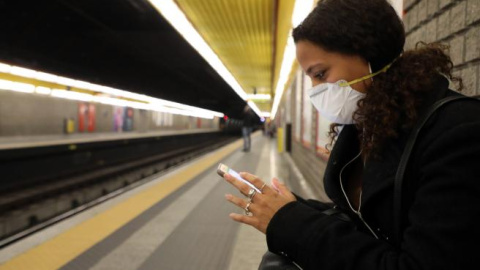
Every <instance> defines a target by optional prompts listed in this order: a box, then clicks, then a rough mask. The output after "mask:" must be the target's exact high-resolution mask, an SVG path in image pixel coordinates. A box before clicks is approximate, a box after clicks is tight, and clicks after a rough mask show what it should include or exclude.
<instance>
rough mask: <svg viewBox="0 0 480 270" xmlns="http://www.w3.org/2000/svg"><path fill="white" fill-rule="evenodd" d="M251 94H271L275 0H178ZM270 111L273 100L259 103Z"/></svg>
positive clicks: (198, 29) (246, 90) (262, 107)
mask: <svg viewBox="0 0 480 270" xmlns="http://www.w3.org/2000/svg"><path fill="white" fill-rule="evenodd" d="M176 2H177V4H178V6H179V7H180V8H181V9H182V10H183V12H184V13H185V15H186V16H187V17H188V18H189V20H190V21H191V23H192V24H193V25H194V26H195V27H196V28H197V31H198V32H199V33H200V35H202V36H203V38H204V39H205V41H206V42H207V43H208V44H209V45H210V47H211V48H212V49H213V51H214V52H215V53H216V54H217V55H218V57H219V58H220V59H221V60H222V62H223V63H224V64H225V66H226V67H227V68H228V69H229V70H230V72H231V73H232V74H233V76H234V77H235V78H236V79H237V81H238V82H239V84H240V85H241V86H242V88H243V89H244V91H245V92H246V93H247V94H253V92H254V89H256V90H257V91H256V92H257V93H258V94H270V93H271V89H272V70H273V68H272V66H273V48H274V38H273V36H274V18H275V16H274V13H275V1H274V0H201V1H199V0H176ZM257 104H258V105H259V107H261V110H262V111H270V102H268V103H267V104H265V103H257Z"/></svg>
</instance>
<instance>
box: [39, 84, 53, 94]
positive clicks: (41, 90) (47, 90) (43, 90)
mask: <svg viewBox="0 0 480 270" xmlns="http://www.w3.org/2000/svg"><path fill="white" fill-rule="evenodd" d="M51 92H52V89H50V88H48V87H43V86H37V87H35V93H38V94H42V95H50V93H51Z"/></svg>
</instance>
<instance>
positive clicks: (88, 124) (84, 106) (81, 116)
mask: <svg viewBox="0 0 480 270" xmlns="http://www.w3.org/2000/svg"><path fill="white" fill-rule="evenodd" d="M78 131H79V132H84V131H88V132H93V131H95V105H93V104H88V103H83V102H81V103H78Z"/></svg>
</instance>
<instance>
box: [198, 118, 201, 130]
mask: <svg viewBox="0 0 480 270" xmlns="http://www.w3.org/2000/svg"><path fill="white" fill-rule="evenodd" d="M197 128H202V118H197Z"/></svg>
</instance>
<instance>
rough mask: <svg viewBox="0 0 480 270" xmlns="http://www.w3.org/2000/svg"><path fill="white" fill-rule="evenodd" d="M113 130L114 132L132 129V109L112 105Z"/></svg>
mask: <svg viewBox="0 0 480 270" xmlns="http://www.w3.org/2000/svg"><path fill="white" fill-rule="evenodd" d="M113 130H114V131H115V132H122V131H132V130H133V109H132V108H126V107H113Z"/></svg>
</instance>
